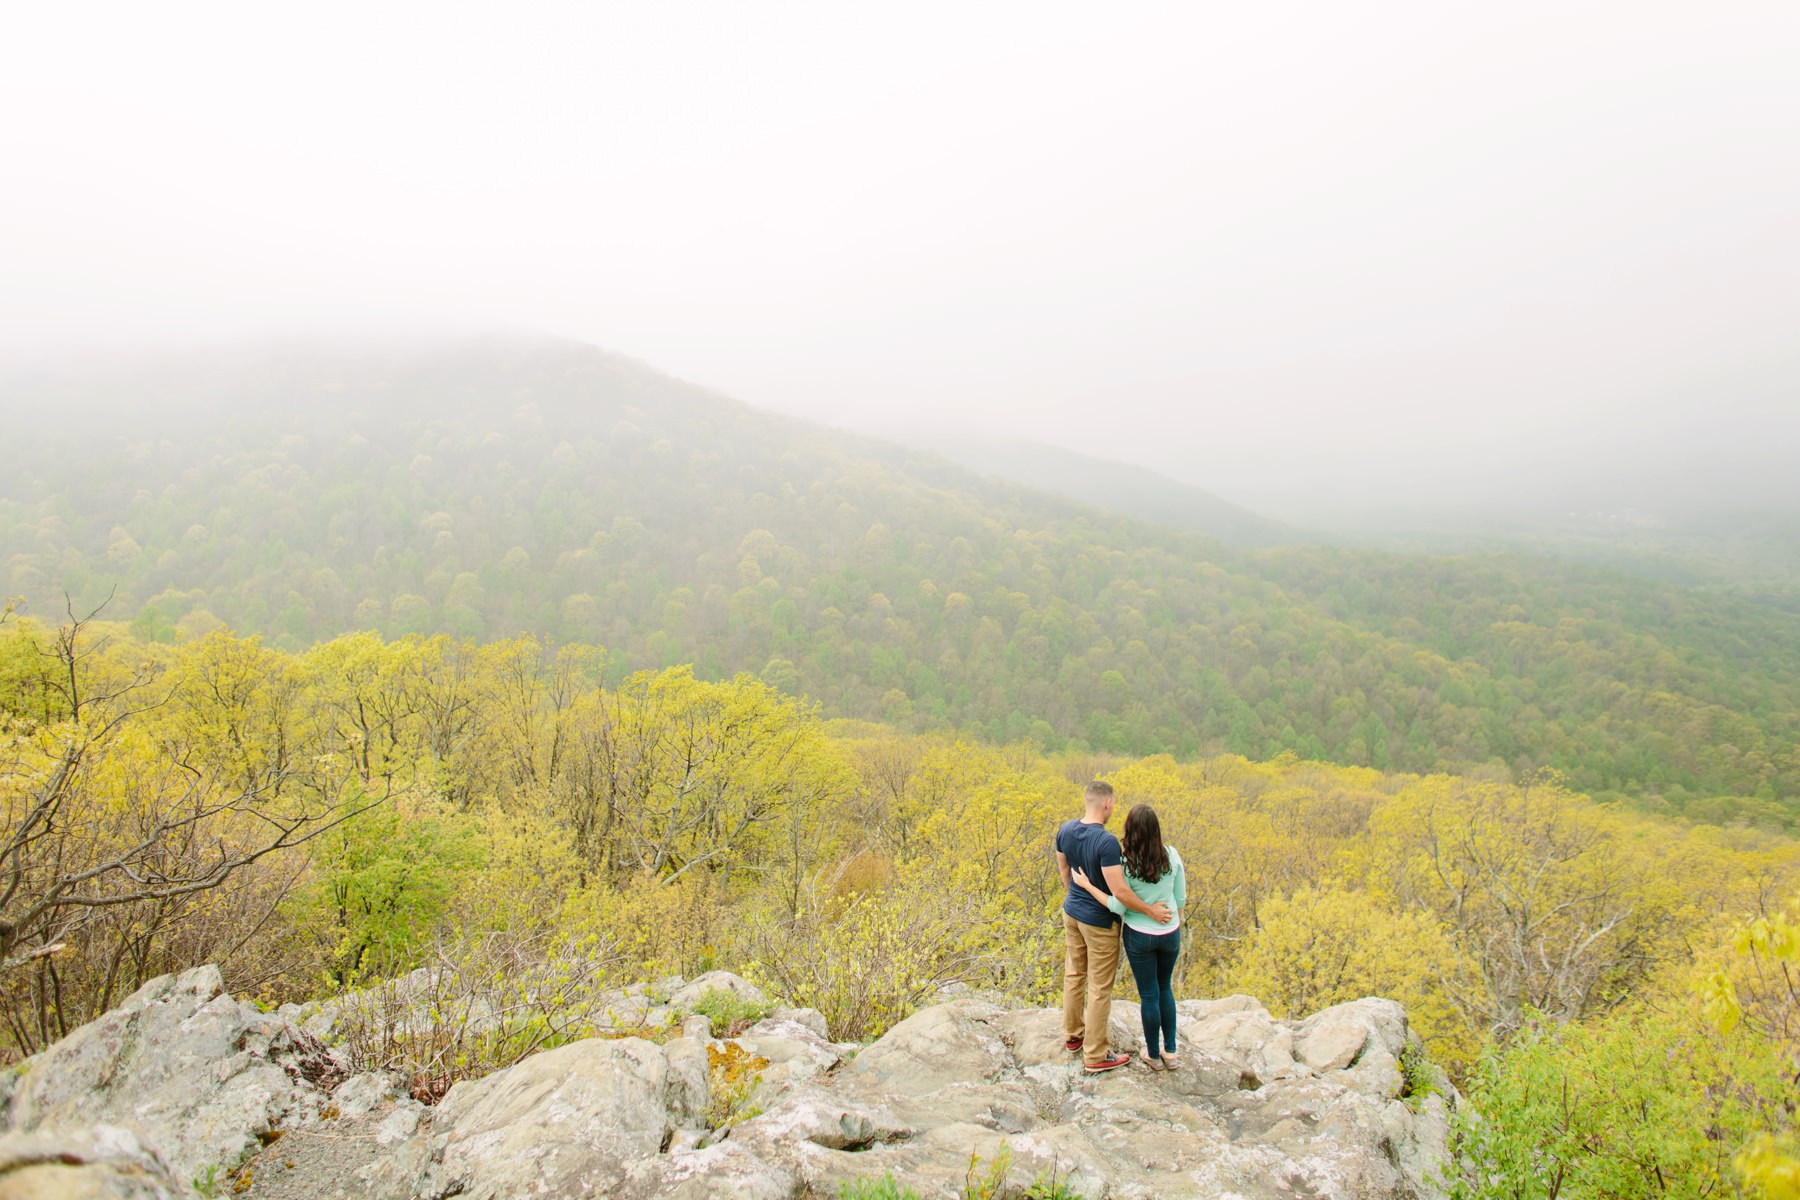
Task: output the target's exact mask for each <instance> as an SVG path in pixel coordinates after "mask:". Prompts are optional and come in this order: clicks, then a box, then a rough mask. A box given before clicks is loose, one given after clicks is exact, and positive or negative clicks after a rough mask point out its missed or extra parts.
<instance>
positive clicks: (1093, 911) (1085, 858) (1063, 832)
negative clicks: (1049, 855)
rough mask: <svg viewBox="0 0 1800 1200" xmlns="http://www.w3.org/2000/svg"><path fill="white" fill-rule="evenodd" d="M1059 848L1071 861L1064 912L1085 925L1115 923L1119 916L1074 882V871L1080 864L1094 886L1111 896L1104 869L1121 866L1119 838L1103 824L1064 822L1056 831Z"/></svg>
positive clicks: (1104, 925) (1105, 925)
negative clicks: (1103, 872) (1107, 830)
mask: <svg viewBox="0 0 1800 1200" xmlns="http://www.w3.org/2000/svg"><path fill="white" fill-rule="evenodd" d="M1056 848H1057V850H1059V851H1060V852H1061V853H1062V856H1063V857H1064V858H1066V859H1068V860H1069V871H1070V879H1069V894H1068V896H1066V897H1065V898H1064V899H1063V911H1064V912H1065V913H1068V914H1069V915H1070V916H1071V917H1073V918H1075V919H1076V920H1077V921H1080V922H1081V923H1082V924H1083V925H1097V926H1099V927H1100V928H1102V929H1105V928H1107V927H1109V926H1110V925H1112V924H1113V922H1115V921H1117V920H1118V918H1117V917H1115V916H1113V915H1112V910H1111V909H1109V908H1107V907H1106V905H1104V904H1102V903H1100V902H1099V901H1098V900H1096V899H1094V898H1093V897H1092V896H1090V895H1088V891H1087V889H1086V888H1084V887H1082V886H1081V885H1080V884H1079V883H1076V882H1075V879H1074V875H1073V872H1074V871H1075V869H1076V868H1077V867H1079V868H1081V871H1082V873H1083V874H1084V875H1086V876H1087V877H1088V879H1089V880H1090V881H1092V883H1093V885H1094V886H1095V887H1097V888H1099V889H1100V890H1101V891H1103V892H1105V893H1107V894H1108V895H1111V894H1112V889H1111V888H1109V887H1107V886H1106V876H1105V875H1104V874H1102V868H1104V867H1116V866H1118V865H1119V861H1120V860H1119V839H1118V838H1116V837H1114V836H1113V835H1112V834H1110V833H1108V832H1106V826H1104V825H1090V824H1088V823H1087V822H1086V821H1064V822H1063V823H1062V826H1061V827H1060V828H1059V829H1057V831H1056Z"/></svg>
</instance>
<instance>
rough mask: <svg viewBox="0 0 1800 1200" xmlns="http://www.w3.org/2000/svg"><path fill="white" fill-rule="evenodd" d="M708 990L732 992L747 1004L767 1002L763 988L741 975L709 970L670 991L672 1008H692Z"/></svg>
mask: <svg viewBox="0 0 1800 1200" xmlns="http://www.w3.org/2000/svg"><path fill="white" fill-rule="evenodd" d="M708 992H730V993H731V994H732V995H734V996H736V997H737V998H738V999H740V1000H742V1001H744V1002H745V1003H747V1004H767V1003H768V1002H769V998H768V997H767V996H765V995H764V994H763V990H762V989H761V988H759V987H757V986H756V985H755V984H754V983H751V982H750V981H749V980H748V979H745V978H744V977H743V976H741V975H733V974H732V973H731V972H730V971H708V972H707V973H706V974H704V975H701V976H699V977H698V978H696V979H693V980H690V981H689V982H687V983H685V984H683V985H681V986H680V987H678V988H676V989H674V990H673V991H672V992H670V993H669V1006H670V1007H671V1008H683V1009H691V1008H693V1007H694V1005H696V1004H698V1003H699V1002H700V998H701V997H702V996H704V995H706V994H707V993H708Z"/></svg>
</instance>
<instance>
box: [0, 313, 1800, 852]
mask: <svg viewBox="0 0 1800 1200" xmlns="http://www.w3.org/2000/svg"><path fill="white" fill-rule="evenodd" d="M5 388H6V394H7V397H8V399H9V401H11V402H13V403H10V404H9V407H20V408H23V409H25V410H26V411H27V413H28V416H27V418H26V419H25V421H24V422H23V427H24V430H25V435H24V436H16V437H13V438H10V439H8V440H7V441H6V442H5V443H4V445H3V446H0V480H4V483H0V589H3V590H4V591H5V592H6V593H7V594H21V595H23V596H24V597H25V598H26V601H27V604H28V607H29V610H30V611H34V612H37V613H39V614H41V615H43V616H45V617H46V618H51V617H53V616H54V615H55V614H56V613H58V612H59V611H60V609H61V607H62V592H63V590H64V589H66V590H67V591H69V592H70V593H71V594H72V595H73V596H74V598H75V600H76V601H77V604H78V605H84V606H85V605H92V604H94V603H98V602H99V601H100V600H101V599H103V598H104V597H105V596H106V595H108V593H110V592H113V591H115V589H116V593H117V594H116V596H115V598H114V601H113V608H112V609H111V610H110V614H109V615H135V617H136V628H137V630H138V631H139V632H140V633H141V634H143V635H146V636H152V637H163V638H168V637H173V636H175V635H176V634H177V632H178V630H179V631H181V632H193V631H196V630H199V629H203V628H205V627H208V626H210V625H211V624H213V623H214V622H215V621H223V622H226V623H228V624H229V625H231V626H232V627H234V628H236V629H240V630H243V631H246V632H260V633H262V634H264V635H265V636H267V637H269V638H270V639H271V640H273V641H275V642H276V643H277V644H280V645H283V646H287V647H291V648H297V647H300V646H302V645H305V644H309V643H311V642H313V641H316V640H320V639H322V638H326V637H329V636H331V635H333V634H336V633H338V632H340V631H343V630H345V629H357V628H372V629H377V630H380V631H382V632H383V633H385V634H387V635H389V636H394V635H400V634H405V633H409V632H432V631H444V632H449V633H453V634H456V635H459V636H465V637H475V638H492V637H497V636H504V635H506V634H510V633H513V632H517V631H532V632H536V633H539V634H541V635H543V636H547V637H550V638H554V639H558V640H564V641H579V642H591V643H593V642H597V643H600V644H603V645H604V646H606V647H607V649H608V651H609V652H610V654H611V656H612V667H611V672H612V674H613V676H614V677H617V676H619V675H620V674H622V673H623V672H625V671H627V670H629V669H633V668H638V667H645V666H661V665H667V664H674V663H683V662H692V663H694V664H695V665H696V668H697V670H698V671H699V672H700V673H701V674H702V675H703V676H708V677H718V676H722V675H726V674H730V673H733V672H737V671H743V670H748V671H754V672H757V673H759V674H761V675H762V676H763V677H764V678H765V679H768V680H769V681H770V682H773V683H775V684H776V685H777V686H779V687H781V688H783V689H785V690H790V691H801V692H806V693H808V694H811V695H813V696H816V697H818V698H819V699H821V700H822V701H823V702H824V703H825V704H826V705H827V706H828V708H829V709H830V710H831V711H834V712H837V713H842V714H845V715H855V716H873V717H881V718H884V719H888V720H893V721H896V722H899V723H901V724H904V725H908V726H912V727H941V726H946V725H948V726H953V727H955V728H958V729H961V730H966V731H970V732H979V733H982V734H984V735H986V736H988V737H990V738H993V739H995V740H1001V741H1004V740H1013V739H1017V738H1020V737H1032V738H1035V739H1037V740H1039V741H1040V742H1041V743H1043V744H1045V745H1046V746H1050V747H1056V746H1060V745H1064V744H1068V743H1075V744H1080V745H1085V746H1088V747H1091V748H1094V749H1101V750H1112V751H1120V752H1133V753H1147V752H1159V751H1172V752H1175V753H1180V754H1194V753H1201V752H1212V751H1230V752H1234V753H1244V754H1248V755H1251V756H1256V757H1272V756H1275V755H1278V754H1280V753H1282V752H1284V751H1292V752H1294V753H1296V754H1298V755H1300V756H1302V757H1306V758H1317V759H1321V760H1335V761H1341V762H1348V763H1353V764H1362V763H1366V764H1369V765H1373V766H1377V767H1382V768H1392V769H1399V770H1436V769H1443V768H1449V767H1466V766H1469V765H1471V764H1480V763H1489V762H1495V761H1497V762H1498V763H1500V764H1502V765H1504V766H1505V767H1506V768H1507V769H1509V770H1512V771H1525V772H1527V773H1528V772H1530V771H1533V770H1535V769H1537V768H1541V767H1546V766H1548V767H1555V768H1559V769H1561V770H1562V771H1564V772H1565V773H1566V774H1567V775H1568V776H1569V777H1570V778H1571V781H1572V782H1574V783H1575V784H1577V785H1578V786H1581V787H1583V788H1586V789H1590V790H1593V791H1596V792H1600V793H1605V792H1609V791H1619V792H1625V793H1630V794H1633V795H1634V796H1648V797H1650V798H1652V799H1653V800H1654V799H1655V798H1661V799H1662V800H1664V801H1666V802H1668V803H1672V804H1674V805H1676V806H1687V805H1690V804H1692V803H1693V802H1694V801H1695V800H1696V799H1698V798H1716V797H1739V798H1752V799H1748V800H1746V799H1738V800H1733V801H1729V802H1725V803H1723V804H1720V803H1713V804H1712V805H1711V806H1710V807H1709V808H1707V809H1705V810H1704V815H1711V816H1714V817H1728V816H1731V815H1735V814H1739V813H1744V812H1749V813H1750V814H1752V815H1762V816H1768V817H1771V818H1777V819H1785V817H1786V815H1787V809H1788V806H1789V805H1791V804H1793V803H1794V802H1795V799H1796V797H1800V753H1797V751H1796V731H1797V730H1800V616H1796V615H1795V614H1792V613H1787V612H1780V611H1776V610H1773V609H1768V608H1764V607H1760V606H1757V605H1754V604H1750V603H1745V602H1740V601H1734V600H1730V599H1725V598H1718V597H1709V596H1702V595H1697V594H1693V593H1689V592H1684V591H1681V590H1679V589H1675V588H1670V587H1663V586H1657V585H1654V584H1651V583H1647V582H1643V581H1639V580H1634V579H1628V578H1623V577H1618V576H1615V575H1613V574H1610V573H1607V572H1603V571H1599V570H1594V569H1589V568H1583V567H1579V566H1575V565H1571V564H1568V563H1563V562H1547V561H1540V560H1535V559H1530V558H1525V557H1517V556H1514V557H1502V556H1491V557H1477V558H1429V557H1424V556H1404V555H1392V554H1378V553H1369V552H1348V551H1342V550H1320V549H1310V548H1281V549H1274V550H1268V551H1260V552H1249V551H1242V550H1235V549H1232V548H1229V547H1227V546H1225V545H1223V544H1222V543H1219V542H1216V541H1212V540H1209V539H1206V538H1203V537H1200V536H1197V535H1194V534H1191V533H1183V532H1180V531H1177V530H1170V529H1167V528H1162V527H1156V526H1151V525H1146V524H1143V523H1140V522H1137V521H1134V520H1131V519H1128V518H1124V517H1119V516H1113V515H1108V514H1104V513H1100V512H1097V511H1095V510H1092V509H1088V508H1084V507H1082V506H1080V505H1078V504H1075V503H1073V502H1070V501H1065V500H1060V499H1057V498H1053V497H1050V496H1047V495H1045V494H1042V493H1039V492H1034V491H1030V490H1027V489H1024V488H1020V487H1017V486H1012V485H1008V484H1003V483H1000V482H997V481H993V480H988V479H983V478H981V477H979V476H977V475H975V474H973V473H971V472H969V471H967V470H964V469H962V468H959V467H956V466H954V465H952V464H949V463H947V462H945V461H944V460H942V459H939V458H936V457H934V456H931V455H927V454H923V453H919V452H910V451H906V450H903V449H900V448H898V447H895V446H892V445H889V444H885V443H881V442H876V441H873V440H869V439H862V438H856V437H851V436H848V435H843V434H838V433H834V432H831V431H827V430H823V429H820V428H816V427H813V426H809V425H805V424H803V423H799V422H794V421H790V420H786V419H783V418H779V417H776V416H773V415H769V414H765V413H761V412H758V411H756V410H753V409H751V408H749V407H747V406H744V405H742V404H739V403H737V402H735V401H731V400H728V399H725V398H723V397H720V396H717V395H715V394H712V393H710V392H707V391H705V390H703V389H700V388H697V387H692V386H689V385H686V384H682V383H679V382H677V381H674V380H671V379H669V378H667V377H665V376H661V375H659V374H657V373H656V372H654V371H652V370H650V369H648V368H646V367H643V366H641V365H638V364H635V363H632V362H630V361H628V360H624V359H620V358H618V357H616V356H612V355H608V354H604V353H602V352H600V351H598V350H595V349H593V348H591V347H586V346H581V345H578V344H573V343H560V342H529V341H499V340H496V341H491V342H481V343H472V344H468V345H464V346H460V347H456V348H451V349H431V350H407V351H396V350H392V349H390V348H373V349H366V350H360V351H322V350H317V349H310V350H305V349H303V350H296V351H292V352H289V353H285V354H270V355H265V356H262V357H258V356H252V355H245V356H242V357H240V358H238V359H235V360H230V361H227V362H224V363H223V364H221V363H219V362H216V361H215V362H201V363H198V364H178V365H176V366H174V367H170V368H167V369H164V370H160V371H151V372H145V371H142V370H136V371H133V372H130V373H128V374H121V375H120V376H119V377H117V378H110V379H109V378H107V377H105V376H103V375H94V376H92V377H90V378H87V379H79V378H73V377H71V376H68V375H66V374H63V375H56V374H50V373H45V374H42V375H40V376H38V377H37V378H35V379H31V378H25V377H15V378H12V379H10V380H8V381H7V382H6V384H5Z"/></svg>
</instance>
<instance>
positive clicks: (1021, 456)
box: [900, 435, 1307, 547]
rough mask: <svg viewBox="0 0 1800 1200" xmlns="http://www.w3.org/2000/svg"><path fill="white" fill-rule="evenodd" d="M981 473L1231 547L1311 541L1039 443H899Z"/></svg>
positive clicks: (1217, 501)
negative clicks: (917, 447) (1213, 539)
mask: <svg viewBox="0 0 1800 1200" xmlns="http://www.w3.org/2000/svg"><path fill="white" fill-rule="evenodd" d="M900 440H901V441H903V442H906V443H908V444H911V445H917V446H919V447H920V448H921V449H924V450H928V451H930V452H931V453H933V454H937V455H940V456H942V457H944V458H947V459H949V460H950V461H951V462H953V463H956V464H957V465H959V466H963V467H967V468H968V469H969V470H971V471H974V472H976V473H977V474H981V475H991V476H994V477H996V478H999V479H1005V480H1007V481H1009V482H1012V483H1017V484H1022V485H1024V486H1025V487H1029V488H1036V489H1037V490H1038V491H1042V492H1049V493H1051V494H1052V495H1057V496H1063V497H1065V498H1067V499H1070V500H1074V501H1075V502H1077V503H1079V504H1086V505H1089V506H1091V507H1093V508H1098V509H1103V510H1105V511H1107V512H1113V513H1119V514H1121V515H1123V516H1127V517H1136V518H1137V519H1138V520H1141V521H1150V522H1154V523H1156V524H1159V525H1168V526H1172V527H1173V528H1176V529H1181V530H1185V531H1187V532H1189V533H1198V534H1202V535H1204V536H1206V537H1213V538H1217V539H1219V540H1220V541H1222V542H1225V543H1226V544H1228V545H1232V546H1248V547H1255V546H1278V545H1282V544H1284V543H1288V542H1296V541H1302V540H1307V539H1305V538H1304V536H1303V535H1301V534H1300V533H1298V532H1297V531H1295V530H1293V529H1290V528H1289V527H1287V526H1285V525H1282V524H1281V523H1280V522H1277V521H1271V520H1269V519H1268V518H1267V517H1261V516H1258V515H1257V514H1256V513H1253V512H1251V511H1250V510H1249V509H1246V508H1243V507H1241V506H1239V505H1236V504H1233V503H1231V502H1230V501H1228V500H1224V499H1221V498H1220V497H1218V496H1215V495H1213V494H1212V493H1210V492H1207V491H1203V490H1201V489H1200V488H1197V487H1195V486H1193V485H1192V484H1188V483H1182V482H1181V481H1180V480H1176V479H1171V478H1169V477H1168V476H1167V475H1163V474H1161V473H1160V472H1157V471H1152V470H1149V469H1148V468H1144V467H1136V466H1131V465H1129V464H1127V463H1121V462H1114V461H1112V460H1110V459H1104V458H1095V457H1093V456H1092V455H1088V454H1079V453H1077V452H1075V451H1073V450H1064V449H1062V448H1061V447H1058V446H1043V445H1038V444H1036V443H1034V442H1024V441H1021V442H1008V441H1004V440H1001V439H999V438H955V437H951V436H948V435H942V436H939V435H930V436H926V435H912V436H907V437H902V438H901V439H900Z"/></svg>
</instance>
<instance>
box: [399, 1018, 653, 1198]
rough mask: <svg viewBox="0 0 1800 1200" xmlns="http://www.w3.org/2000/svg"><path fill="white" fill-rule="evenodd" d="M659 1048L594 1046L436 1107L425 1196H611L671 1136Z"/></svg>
mask: <svg viewBox="0 0 1800 1200" xmlns="http://www.w3.org/2000/svg"><path fill="white" fill-rule="evenodd" d="M667 1079H668V1063H667V1060H666V1059H665V1057H664V1054H663V1049H662V1047H661V1046H658V1045H656V1044H654V1043H652V1042H646V1041H642V1040H640V1039H637V1038H620V1039H617V1040H613V1039H606V1038H589V1039H587V1040H586V1041H580V1042H573V1043H570V1044H569V1045H566V1046H560V1047H558V1048H556V1049H554V1050H548V1051H545V1052H544V1053H542V1054H538V1055H534V1056H533V1057H531V1058H528V1059H526V1060H525V1061H523V1062H521V1063H518V1064H516V1065H514V1066H512V1067H509V1068H508V1069H506V1070H504V1071H498V1072H495V1073H494V1074H492V1075H489V1076H487V1077H486V1078H483V1079H478V1080H476V1081H475V1082H473V1083H459V1084H457V1085H456V1086H455V1087H453V1088H451V1089H450V1093H449V1095H447V1096H445V1097H444V1101H443V1103H442V1104H440V1105H439V1106H438V1110H437V1113H436V1114H435V1117H434V1119H433V1123H432V1135H431V1136H432V1150H431V1158H430V1161H429V1163H428V1165H427V1167H426V1170H425V1180H424V1182H423V1184H422V1185H421V1187H420V1188H419V1190H420V1191H421V1192H422V1193H424V1194H426V1195H439V1196H462V1197H467V1198H468V1200H510V1198H511V1197H516V1196H530V1195H552V1196H554V1195H562V1194H569V1195H577V1196H579V1195H596V1194H597V1195H606V1194H609V1193H610V1191H611V1189H612V1188H614V1187H615V1186H617V1185H618V1184H619V1183H620V1182H621V1181H623V1179H624V1178H625V1176H626V1175H627V1173H628V1171H629V1168H630V1165H631V1163H632V1162H634V1161H636V1160H638V1159H642V1158H649V1157H654V1156H656V1155H658V1154H660V1153H661V1151H662V1148H663V1145H664V1143H665V1141H666V1140H667V1139H668V1137H669V1135H670V1133H671V1132H672V1129H671V1125H670V1117H669V1113H668V1110H667V1109H666V1108H665V1107H664V1103H665V1101H664V1096H665V1094H666V1090H667Z"/></svg>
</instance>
